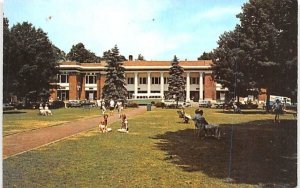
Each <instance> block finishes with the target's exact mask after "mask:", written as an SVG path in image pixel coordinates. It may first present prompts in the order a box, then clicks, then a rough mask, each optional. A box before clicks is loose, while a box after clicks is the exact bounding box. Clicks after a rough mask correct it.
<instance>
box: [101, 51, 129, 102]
mask: <svg viewBox="0 0 300 188" xmlns="http://www.w3.org/2000/svg"><path fill="white" fill-rule="evenodd" d="M103 58H104V59H105V60H106V62H107V65H106V70H105V71H106V81H105V83H104V86H103V93H102V98H103V99H104V100H106V101H108V100H110V99H114V100H117V99H122V100H126V99H127V89H126V87H125V85H126V82H125V68H124V67H123V66H122V65H123V61H124V60H125V58H124V56H122V55H120V53H119V49H118V47H117V45H115V47H114V48H112V49H111V50H108V51H107V52H104V56H103Z"/></svg>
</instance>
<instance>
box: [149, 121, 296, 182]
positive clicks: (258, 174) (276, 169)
mask: <svg viewBox="0 0 300 188" xmlns="http://www.w3.org/2000/svg"><path fill="white" fill-rule="evenodd" d="M220 126H221V128H222V131H223V133H224V135H223V137H222V139H221V140H216V139H213V138H206V139H204V140H200V139H198V138H196V137H195V133H194V130H193V129H185V130H180V131H176V132H166V133H165V134H162V135H157V136H156V137H155V138H154V139H159V140H160V142H158V143H157V147H158V148H159V149H161V150H163V151H166V152H167V155H166V158H165V160H167V161H169V162H171V163H174V164H176V165H178V166H180V167H181V168H182V169H183V170H184V171H188V172H193V171H199V172H202V173H205V174H207V175H209V176H211V177H214V178H219V179H226V178H228V177H229V172H230V178H232V179H233V180H234V182H235V183H237V184H239V183H246V184H260V185H261V184H263V185H274V184H277V185H284V186H288V187H289V186H296V183H297V121H295V120H286V121H282V122H281V124H280V125H274V124H273V123H272V121H270V120H264V121H252V122H248V123H244V124H238V125H228V124H227V125H226V124H223V125H220ZM232 130H233V131H232ZM232 132H233V135H232V163H231V168H230V169H231V170H230V171H229V156H230V152H229V151H230V146H231V133H232Z"/></svg>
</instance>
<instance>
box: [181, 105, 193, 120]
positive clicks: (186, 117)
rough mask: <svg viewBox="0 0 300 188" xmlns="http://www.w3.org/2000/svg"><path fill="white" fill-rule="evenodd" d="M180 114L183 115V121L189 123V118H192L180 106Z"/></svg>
mask: <svg viewBox="0 0 300 188" xmlns="http://www.w3.org/2000/svg"><path fill="white" fill-rule="evenodd" d="M181 114H182V116H183V117H182V119H183V123H189V121H190V119H192V117H191V116H190V115H189V114H187V113H185V111H184V107H182V108H181Z"/></svg>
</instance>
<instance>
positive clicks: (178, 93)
mask: <svg viewBox="0 0 300 188" xmlns="http://www.w3.org/2000/svg"><path fill="white" fill-rule="evenodd" d="M171 65H172V66H171V67H170V69H169V75H170V77H169V79H168V83H169V87H168V91H169V92H168V93H167V99H172V98H174V97H175V100H176V101H177V102H178V101H179V100H184V98H185V80H184V77H183V73H184V69H183V68H182V67H181V66H180V65H179V61H178V59H177V57H176V55H175V56H174V59H173V61H172V62H171Z"/></svg>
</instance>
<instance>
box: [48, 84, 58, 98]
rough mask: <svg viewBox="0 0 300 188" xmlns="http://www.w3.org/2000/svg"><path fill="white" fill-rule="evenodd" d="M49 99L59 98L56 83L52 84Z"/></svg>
mask: <svg viewBox="0 0 300 188" xmlns="http://www.w3.org/2000/svg"><path fill="white" fill-rule="evenodd" d="M49 99H52V100H57V86H56V85H55V86H54V85H53V86H51V88H50V96H49Z"/></svg>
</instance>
